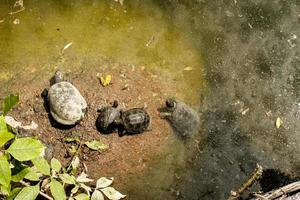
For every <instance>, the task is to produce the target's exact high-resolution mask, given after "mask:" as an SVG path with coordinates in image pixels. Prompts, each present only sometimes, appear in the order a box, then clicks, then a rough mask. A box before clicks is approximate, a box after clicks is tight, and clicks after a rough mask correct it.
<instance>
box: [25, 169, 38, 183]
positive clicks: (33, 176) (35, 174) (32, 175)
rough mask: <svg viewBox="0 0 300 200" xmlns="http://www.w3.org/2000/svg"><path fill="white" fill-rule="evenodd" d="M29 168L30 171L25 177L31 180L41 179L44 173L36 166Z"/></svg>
mask: <svg viewBox="0 0 300 200" xmlns="http://www.w3.org/2000/svg"><path fill="white" fill-rule="evenodd" d="M28 169H29V172H28V173H27V174H26V175H25V177H24V178H26V179H27V180H30V181H39V180H40V177H41V176H42V174H41V173H38V172H37V170H36V169H34V168H28Z"/></svg>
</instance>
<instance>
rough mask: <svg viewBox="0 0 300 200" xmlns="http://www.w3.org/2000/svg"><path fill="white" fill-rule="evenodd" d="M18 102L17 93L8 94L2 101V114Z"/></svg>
mask: <svg viewBox="0 0 300 200" xmlns="http://www.w3.org/2000/svg"><path fill="white" fill-rule="evenodd" d="M18 102H19V95H18V94H16V95H13V94H11V95H9V96H7V97H6V98H5V99H4V102H3V107H2V111H3V115H6V114H7V113H8V111H10V110H11V109H12V108H13V107H14V106H15V105H17V104H18Z"/></svg>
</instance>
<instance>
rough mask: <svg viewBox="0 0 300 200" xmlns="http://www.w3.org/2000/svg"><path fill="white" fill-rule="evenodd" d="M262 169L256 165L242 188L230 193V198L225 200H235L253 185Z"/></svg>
mask: <svg viewBox="0 0 300 200" xmlns="http://www.w3.org/2000/svg"><path fill="white" fill-rule="evenodd" d="M262 172H263V168H262V166H260V165H259V164H257V166H256V168H255V170H254V172H253V174H252V176H251V177H250V178H249V179H248V180H247V182H245V183H244V184H243V186H242V187H241V188H240V189H239V190H238V191H231V192H230V196H229V198H228V199H227V200H237V199H238V198H239V197H240V196H241V195H242V194H243V193H244V191H245V190H247V189H248V188H249V187H251V186H252V185H253V183H254V182H255V181H256V180H257V179H258V178H259V177H260V176H261V175H262Z"/></svg>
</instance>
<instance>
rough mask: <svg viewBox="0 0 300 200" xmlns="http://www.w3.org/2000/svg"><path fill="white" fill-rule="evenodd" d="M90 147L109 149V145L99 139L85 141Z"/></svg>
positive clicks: (93, 148)
mask: <svg viewBox="0 0 300 200" xmlns="http://www.w3.org/2000/svg"><path fill="white" fill-rule="evenodd" d="M84 144H85V145H86V146H87V147H88V148H90V149H92V150H96V151H97V150H106V149H108V145H106V144H104V143H102V142H100V141H97V140H92V141H87V142H85V143H84Z"/></svg>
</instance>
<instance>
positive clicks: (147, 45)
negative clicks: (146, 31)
mask: <svg viewBox="0 0 300 200" xmlns="http://www.w3.org/2000/svg"><path fill="white" fill-rule="evenodd" d="M154 41H155V36H154V35H152V36H151V38H150V39H149V40H148V42H147V43H146V47H149V46H150V45H151V44H152V43H153V42H154Z"/></svg>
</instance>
